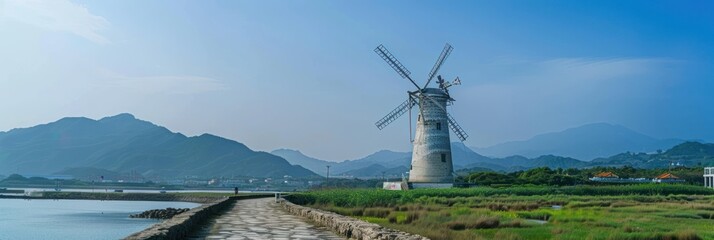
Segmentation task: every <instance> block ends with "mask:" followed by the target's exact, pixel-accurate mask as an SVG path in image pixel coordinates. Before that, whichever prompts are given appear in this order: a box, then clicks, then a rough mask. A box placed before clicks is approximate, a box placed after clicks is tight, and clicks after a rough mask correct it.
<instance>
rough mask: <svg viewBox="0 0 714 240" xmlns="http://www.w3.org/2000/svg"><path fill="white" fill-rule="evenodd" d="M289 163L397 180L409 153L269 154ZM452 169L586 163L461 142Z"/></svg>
mask: <svg viewBox="0 0 714 240" xmlns="http://www.w3.org/2000/svg"><path fill="white" fill-rule="evenodd" d="M271 153H272V154H275V155H278V156H281V157H283V158H285V159H286V160H288V162H290V163H291V164H296V165H302V164H305V165H303V166H305V167H306V168H307V169H310V170H312V171H313V172H316V173H320V174H321V175H323V176H324V174H325V173H326V166H327V165H330V175H332V176H343V177H381V176H383V174H384V176H387V177H398V176H401V174H402V173H405V172H407V171H408V170H409V166H410V162H411V156H412V154H411V153H410V152H393V151H387V150H382V151H378V152H376V153H374V154H371V155H369V156H367V157H364V158H361V159H355V160H348V161H342V162H332V161H326V160H320V159H316V158H312V157H309V156H306V155H304V154H302V153H301V152H299V151H296V150H288V149H279V150H275V151H272V152H271ZM451 154H452V160H453V163H454V169H455V170H459V169H471V168H481V169H490V170H493V171H517V170H524V169H530V168H534V167H551V168H558V167H561V168H572V167H582V166H587V165H588V164H587V162H583V161H579V160H577V159H573V158H566V157H557V156H552V155H546V156H541V157H537V158H533V159H529V158H526V157H522V156H512V157H507V158H489V157H485V156H483V155H480V154H478V153H476V152H474V151H473V150H471V149H470V148H468V147H467V146H466V145H464V144H463V143H460V142H454V143H451Z"/></svg>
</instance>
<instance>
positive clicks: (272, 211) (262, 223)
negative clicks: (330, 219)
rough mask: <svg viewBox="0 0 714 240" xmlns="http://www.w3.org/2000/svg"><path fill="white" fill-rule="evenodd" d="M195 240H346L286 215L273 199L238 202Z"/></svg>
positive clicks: (324, 229)
mask: <svg viewBox="0 0 714 240" xmlns="http://www.w3.org/2000/svg"><path fill="white" fill-rule="evenodd" d="M192 239H345V238H343V237H340V236H338V235H337V234H335V233H333V232H331V231H330V230H328V229H326V228H324V227H318V226H315V225H313V224H311V223H308V222H306V221H305V220H304V219H302V218H300V217H298V216H295V215H292V214H290V213H287V212H286V211H285V210H283V209H282V208H281V207H280V206H279V205H278V204H277V203H275V199H274V198H259V199H246V200H239V201H238V202H236V204H235V206H233V207H232V209H230V210H229V211H228V212H226V213H224V214H222V215H221V216H219V217H217V218H216V219H214V220H212V221H211V223H210V224H209V225H208V226H206V227H205V228H204V229H203V230H202V231H201V232H199V233H197V236H195V237H193V238H192Z"/></svg>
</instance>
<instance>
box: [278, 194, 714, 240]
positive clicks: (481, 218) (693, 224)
mask: <svg viewBox="0 0 714 240" xmlns="http://www.w3.org/2000/svg"><path fill="white" fill-rule="evenodd" d="M712 193H713V192H712V191H711V190H709V189H704V188H701V187H697V186H682V185H630V186H601V187H591V186H588V187H565V188H548V187H514V188H513V189H507V188H498V189H495V188H485V187H484V188H474V189H431V190H429V189H426V190H414V191H383V190H376V189H375V190H327V191H315V192H306V193H298V194H294V195H291V196H290V197H289V200H291V201H293V202H296V203H298V204H304V205H308V206H311V207H315V208H321V209H325V210H328V211H333V212H337V213H340V214H343V215H348V216H353V217H356V218H360V219H362V220H365V221H368V222H372V223H376V224H380V225H383V226H386V227H389V228H394V229H399V230H402V231H406V232H411V233H416V234H420V235H423V236H426V237H429V238H431V239H602V240H609V239H623V240H625V239H635V240H638V239H642V240H650V239H652V240H656V239H663V240H664V239H671V240H674V239H714V230H713V229H712V226H714V195H712ZM591 194H597V195H591ZM553 205H560V206H562V207H561V208H553V207H552V206H553ZM543 221H545V222H543Z"/></svg>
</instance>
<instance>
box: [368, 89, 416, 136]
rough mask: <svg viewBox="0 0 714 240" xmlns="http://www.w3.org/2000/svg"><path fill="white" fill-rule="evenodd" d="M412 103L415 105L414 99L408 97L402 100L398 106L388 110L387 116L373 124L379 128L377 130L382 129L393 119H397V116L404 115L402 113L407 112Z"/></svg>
mask: <svg viewBox="0 0 714 240" xmlns="http://www.w3.org/2000/svg"><path fill="white" fill-rule="evenodd" d="M414 105H416V101H414V100H412V98H411V97H409V99H407V100H406V101H404V102H403V103H402V104H399V106H397V108H395V109H394V110H392V111H391V112H389V114H387V116H384V117H383V118H382V119H380V120H379V121H377V122H376V123H375V124H374V125H376V126H377V128H379V130H382V129H383V128H385V127H387V125H389V124H390V123H392V122H394V120H397V118H399V117H401V116H402V115H404V113H405V112H407V110H409V109H411V108H412V107H414Z"/></svg>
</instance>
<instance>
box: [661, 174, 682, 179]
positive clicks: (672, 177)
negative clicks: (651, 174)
mask: <svg viewBox="0 0 714 240" xmlns="http://www.w3.org/2000/svg"><path fill="white" fill-rule="evenodd" d="M655 179H679V177H677V176H674V174H671V173H662V174H660V175H659V176H657V177H656V178H655Z"/></svg>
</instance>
